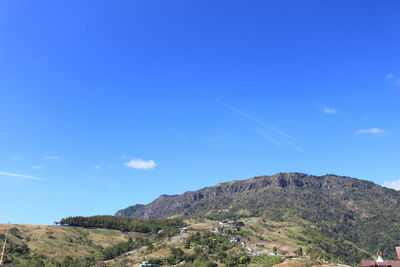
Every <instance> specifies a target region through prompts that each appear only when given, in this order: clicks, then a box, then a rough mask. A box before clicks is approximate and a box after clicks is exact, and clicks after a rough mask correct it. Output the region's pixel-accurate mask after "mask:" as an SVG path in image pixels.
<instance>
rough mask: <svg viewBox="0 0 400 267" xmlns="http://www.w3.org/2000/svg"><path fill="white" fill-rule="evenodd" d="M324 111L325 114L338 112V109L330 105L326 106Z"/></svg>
mask: <svg viewBox="0 0 400 267" xmlns="http://www.w3.org/2000/svg"><path fill="white" fill-rule="evenodd" d="M324 113H325V114H336V113H337V110H336V109H334V108H328V107H324Z"/></svg>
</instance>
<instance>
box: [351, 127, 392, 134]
mask: <svg viewBox="0 0 400 267" xmlns="http://www.w3.org/2000/svg"><path fill="white" fill-rule="evenodd" d="M384 133H387V131H386V130H383V129H379V128H369V129H360V130H358V131H357V132H356V134H384Z"/></svg>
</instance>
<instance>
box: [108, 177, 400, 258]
mask: <svg viewBox="0 0 400 267" xmlns="http://www.w3.org/2000/svg"><path fill="white" fill-rule="evenodd" d="M399 210H400V192H399V191H396V190H393V189H389V188H385V187H382V186H379V185H376V184H374V183H372V182H370V181H365V180H360V179H355V178H349V177H341V176H336V175H324V176H312V175H307V174H302V173H279V174H276V175H272V176H259V177H254V178H251V179H248V180H240V181H232V182H226V183H221V184H218V185H216V186H213V187H206V188H203V189H200V190H198V191H193V192H186V193H184V194H181V195H173V196H168V195H162V196H160V197H159V198H157V199H156V200H154V201H153V202H151V203H150V204H148V205H135V206H131V207H128V208H126V209H123V210H120V211H118V212H117V213H116V215H117V216H126V217H132V218H138V219H157V218H167V217H171V216H183V217H202V216H205V217H208V218H211V219H225V218H228V219H229V218H230V219H234V218H240V217H262V218H265V219H268V220H274V221H288V222H296V221H298V222H302V223H304V224H306V225H308V226H311V225H312V226H314V227H308V228H307V227H306V229H308V230H307V231H314V232H316V233H320V234H323V235H327V236H334V237H335V238H336V239H337V240H340V241H341V242H342V243H343V244H344V242H348V241H350V242H352V243H354V244H356V245H357V246H358V247H360V248H362V249H365V250H366V251H368V252H369V253H371V254H373V253H375V252H376V250H377V249H380V250H383V252H384V253H385V254H386V255H388V256H393V255H392V254H393V248H394V246H395V245H399V244H398V243H399V242H400V214H399ZM321 246H323V245H322V244H321Z"/></svg>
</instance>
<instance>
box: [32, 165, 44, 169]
mask: <svg viewBox="0 0 400 267" xmlns="http://www.w3.org/2000/svg"><path fill="white" fill-rule="evenodd" d="M32 169H35V170H41V169H43V166H40V165H33V166H32Z"/></svg>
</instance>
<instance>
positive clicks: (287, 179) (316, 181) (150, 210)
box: [115, 172, 396, 219]
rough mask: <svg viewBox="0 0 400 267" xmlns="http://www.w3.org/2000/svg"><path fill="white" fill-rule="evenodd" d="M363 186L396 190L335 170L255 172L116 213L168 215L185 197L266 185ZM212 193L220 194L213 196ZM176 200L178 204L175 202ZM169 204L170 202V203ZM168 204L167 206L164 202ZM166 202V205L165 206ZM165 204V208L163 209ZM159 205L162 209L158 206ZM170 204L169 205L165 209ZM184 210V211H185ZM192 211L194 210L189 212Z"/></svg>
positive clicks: (189, 202) (188, 199)
mask: <svg viewBox="0 0 400 267" xmlns="http://www.w3.org/2000/svg"><path fill="white" fill-rule="evenodd" d="M329 178H331V180H336V181H335V182H333V183H329V181H327V180H328V179H329ZM361 185H363V186H362V187H363V188H364V189H371V188H373V187H374V186H378V187H379V188H382V189H384V190H393V191H394V192H396V190H394V189H388V188H384V187H382V186H379V185H376V184H375V183H373V182H371V181H366V180H361V179H357V178H352V177H347V176H338V175H334V174H326V175H323V176H315V175H308V174H304V173H298V172H293V173H277V174H274V175H271V176H267V175H263V176H255V177H252V178H249V179H244V180H234V181H228V182H223V183H219V184H216V185H214V186H209V187H204V188H201V189H199V190H196V191H186V192H184V193H182V194H174V195H165V194H163V195H160V196H159V197H158V198H156V199H155V200H153V201H152V202H150V203H149V204H147V205H143V204H136V205H133V206H130V207H128V208H126V209H122V210H119V211H117V212H116V214H115V215H116V216H125V217H132V218H137V219H158V218H166V217H168V216H174V215H178V214H180V213H181V212H182V211H183V212H184V210H185V208H182V201H183V202H184V203H185V204H183V206H184V207H185V205H186V209H187V208H189V207H190V206H193V205H195V204H196V203H198V202H201V200H202V199H204V198H206V199H217V198H218V196H221V195H228V196H229V195H231V196H232V195H234V194H235V193H240V192H243V191H249V192H255V191H254V190H262V189H263V188H267V187H269V186H270V187H276V186H278V187H280V188H285V187H291V186H292V187H293V186H294V187H299V188H302V187H307V188H311V189H316V188H319V189H323V190H331V189H333V187H337V186H339V187H340V186H352V187H356V186H358V187H360V186H361ZM213 196H215V197H217V198H215V197H214V198H213ZM171 202H175V205H172V204H173V203H171ZM167 204H168V205H167ZM165 205H167V206H165ZM162 206H163V207H162ZM161 207H162V210H161ZM159 208H160V210H158V209H159ZM165 208H167V209H165ZM184 213H185V212H184ZM189 213H191V212H189ZM186 215H188V214H186Z"/></svg>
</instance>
